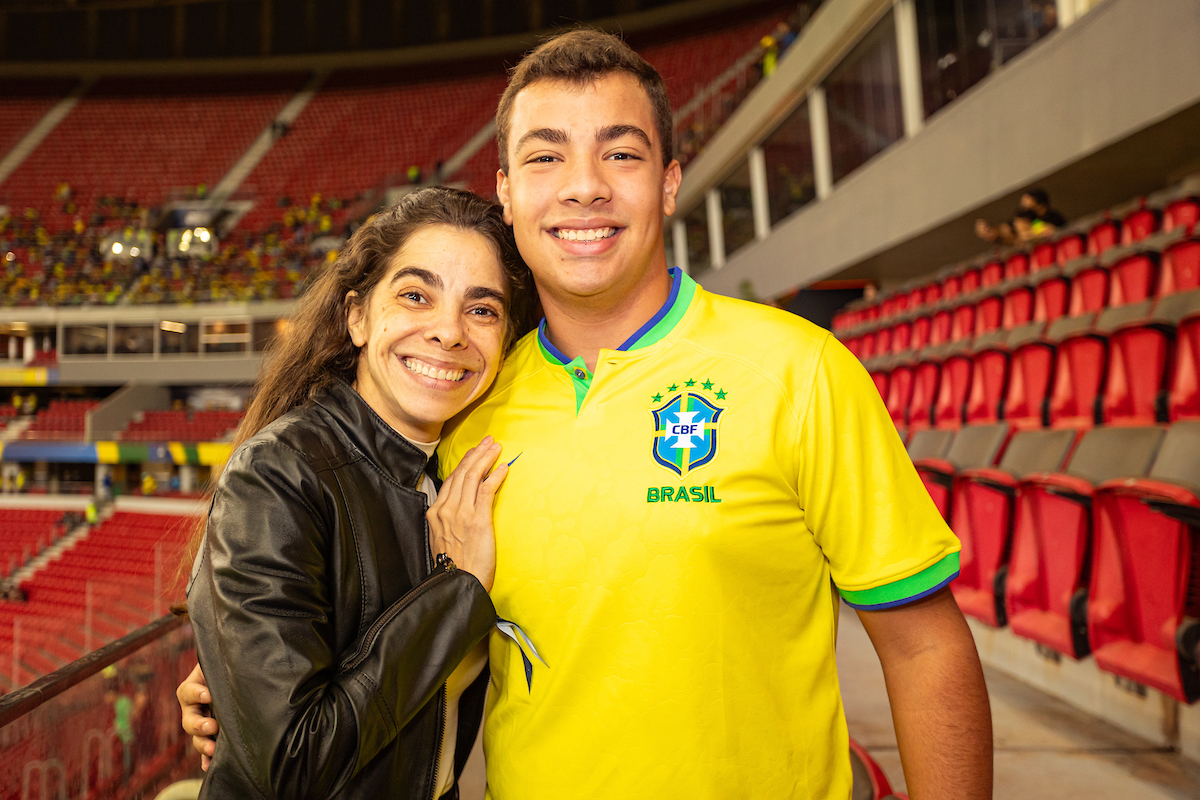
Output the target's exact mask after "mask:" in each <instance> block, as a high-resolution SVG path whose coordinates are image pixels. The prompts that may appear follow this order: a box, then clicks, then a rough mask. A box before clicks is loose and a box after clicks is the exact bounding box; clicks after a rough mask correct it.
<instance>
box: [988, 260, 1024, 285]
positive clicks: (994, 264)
mask: <svg viewBox="0 0 1200 800" xmlns="http://www.w3.org/2000/svg"><path fill="white" fill-rule="evenodd" d="M1022 255H1023V254H1022V253H1018V254H1016V256H1012V257H1010V259H1009V260H1012V258H1019V257H1020V256H1022ZM1005 268H1006V262H1002V261H999V260H995V259H993V260H991V261H987V262H985V263H984V264H983V266H981V267H980V268H979V288H981V289H988V288H991V287H992V286H995V285H996V284H998V283H1002V282H1003V281H1004V278H1005V271H1006V269H1005ZM1022 274H1024V273H1022Z"/></svg>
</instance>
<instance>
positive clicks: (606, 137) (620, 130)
mask: <svg viewBox="0 0 1200 800" xmlns="http://www.w3.org/2000/svg"><path fill="white" fill-rule="evenodd" d="M622 136H633V137H636V138H638V139H641V140H642V142H643V143H644V144H645V145H646V147H650V146H651V144H650V137H649V136H648V135H647V134H646V132H645V131H644V130H642V129H641V128H639V127H638V126H637V125H606V126H605V127H603V128H601V129H600V130H599V131H598V132H597V133H596V141H598V142H611V141H613V140H614V139H620V138H621V137H622Z"/></svg>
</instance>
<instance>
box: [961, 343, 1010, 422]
mask: <svg viewBox="0 0 1200 800" xmlns="http://www.w3.org/2000/svg"><path fill="white" fill-rule="evenodd" d="M1010 336H1011V334H1010V332H1009V331H993V332H992V333H989V334H986V335H984V336H978V337H976V338H975V341H974V343H973V345H972V351H971V362H972V363H971V378H970V386H969V387H968V388H967V396H966V400H965V401H964V403H963V422H964V423H965V424H967V425H989V424H992V423H995V422H999V421H1000V416H1001V411H1002V403H1001V401H1002V400H1003V399H1004V392H1005V389H1006V387H1007V385H1008V365H1009V357H1010V351H1009V344H1008V340H1009V337H1010Z"/></svg>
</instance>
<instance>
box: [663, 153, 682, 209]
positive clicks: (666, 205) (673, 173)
mask: <svg viewBox="0 0 1200 800" xmlns="http://www.w3.org/2000/svg"><path fill="white" fill-rule="evenodd" d="M682 181H683V170H682V169H681V168H680V166H679V162H678V161H676V160H675V159H671V163H670V164H668V165H667V169H666V171H665V172H664V173H663V214H664V215H665V216H668V217H669V216H671V215H672V214H674V213H675V198H676V197H677V196H678V195H679V184H680V183H681V182H682Z"/></svg>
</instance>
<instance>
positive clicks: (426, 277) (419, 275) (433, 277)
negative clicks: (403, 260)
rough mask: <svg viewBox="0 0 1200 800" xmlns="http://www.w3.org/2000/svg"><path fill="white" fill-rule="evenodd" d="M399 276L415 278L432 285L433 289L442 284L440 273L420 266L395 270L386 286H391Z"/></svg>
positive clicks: (440, 286) (439, 287)
mask: <svg viewBox="0 0 1200 800" xmlns="http://www.w3.org/2000/svg"><path fill="white" fill-rule="evenodd" d="M401 278H416V279H417V280H419V281H422V282H423V283H425V284H427V285H429V286H432V287H433V288H434V289H441V288H442V286H443V284H442V278H441V276H440V275H438V274H437V273H436V272H430V271H429V270H427V269H422V268H421V267H405V268H404V269H398V270H396V274H395V275H393V276H392V279H391V280H390V281H388V286H391V285H392V284H393V283H395V282H396V281H398V280H400V279H401Z"/></svg>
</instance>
